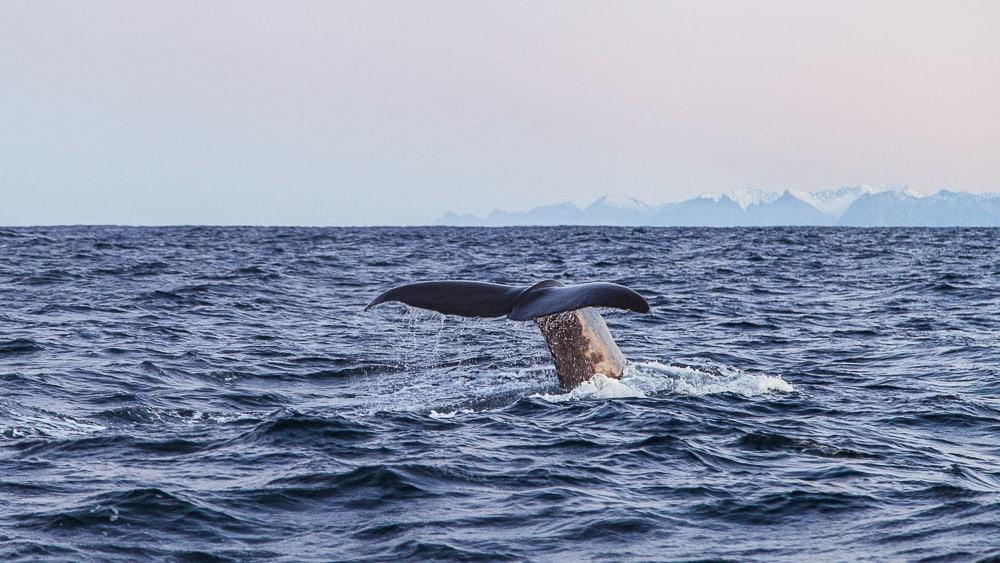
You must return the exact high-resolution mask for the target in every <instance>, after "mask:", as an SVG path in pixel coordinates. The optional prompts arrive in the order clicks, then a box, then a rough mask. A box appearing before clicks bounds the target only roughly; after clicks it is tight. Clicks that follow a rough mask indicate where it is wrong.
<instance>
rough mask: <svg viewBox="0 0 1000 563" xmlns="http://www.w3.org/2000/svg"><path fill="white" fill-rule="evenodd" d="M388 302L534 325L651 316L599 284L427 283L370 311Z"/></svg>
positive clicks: (627, 293) (634, 296)
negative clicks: (596, 313)
mask: <svg viewBox="0 0 1000 563" xmlns="http://www.w3.org/2000/svg"><path fill="white" fill-rule="evenodd" d="M387 301H399V302H400V303H405V304H407V305H409V306H411V307H417V308H419V309H430V310H431V311H437V312H439V313H444V314H445V315H459V316H462V317H504V316H506V317H507V318H509V319H510V320H512V321H530V320H534V319H537V318H539V317H547V316H549V315H555V314H557V313H565V312H567V311H575V310H576V309H582V308H584V307H611V308H615V309H626V310H629V311H635V312H637V313H648V312H649V303H647V302H646V300H645V299H644V298H643V297H642V296H641V295H639V294H638V293H636V292H634V291H632V290H631V289H629V288H627V287H625V286H623V285H618V284H616V283H607V282H594V283H583V284H579V285H570V286H565V285H563V284H561V283H559V282H558V281H556V280H546V281H543V282H540V283H536V284H535V285H532V286H514V285H502V284H498V283H484V282H474V281H426V282H417V283H411V284H407V285H401V286H399V287H394V288H392V289H390V290H388V291H386V292H384V293H382V294H381V295H379V296H378V297H376V298H375V299H373V300H372V302H371V303H369V304H368V306H367V307H365V310H366V311H367V310H369V309H371V308H372V307H375V306H376V305H379V304H381V303H385V302H387Z"/></svg>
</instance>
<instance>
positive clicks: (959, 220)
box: [437, 185, 1000, 227]
mask: <svg viewBox="0 0 1000 563" xmlns="http://www.w3.org/2000/svg"><path fill="white" fill-rule="evenodd" d="M437 224H443V225H470V224H475V225H487V226H500V225H652V226H656V225H662V226H671V225H677V226H717V227H735V226H771V225H854V226H895V225H899V226H904V225H912V226H1000V194H970V193H967V192H959V191H953V190H945V189H942V190H940V191H938V192H937V193H935V194H933V195H923V194H919V193H917V192H914V191H913V190H911V189H909V188H907V187H906V186H871V185H859V186H844V187H839V188H832V189H826V190H819V191H812V192H811V191H804V190H793V189H785V190H781V191H777V190H762V189H758V188H744V189H739V190H733V191H730V192H727V193H724V194H702V195H699V196H697V197H694V198H691V199H687V200H684V201H680V202H676V203H667V204H663V205H658V206H652V205H648V204H646V203H644V202H642V201H640V200H638V199H636V198H633V197H628V196H621V195H612V194H608V195H604V196H602V197H600V198H598V199H597V200H595V201H594V202H593V203H591V204H590V205H589V206H587V207H586V208H584V209H581V208H580V207H578V206H577V205H575V204H573V203H569V202H565V203H556V204H552V205H544V206H540V207H535V208H533V209H530V210H528V211H525V212H523V213H516V212H507V211H501V210H494V211H493V212H492V213H490V214H489V216H487V217H486V219H480V218H478V217H476V216H474V215H468V214H464V215H461V214H454V213H448V214H445V215H444V216H443V217H441V218H440V219H438V221H437Z"/></svg>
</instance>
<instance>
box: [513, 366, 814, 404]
mask: <svg viewBox="0 0 1000 563" xmlns="http://www.w3.org/2000/svg"><path fill="white" fill-rule="evenodd" d="M793 391H795V388H794V387H792V385H791V384H790V383H788V382H787V381H785V380H784V379H782V378H781V377H780V376H773V375H754V374H748V373H743V372H741V371H740V370H737V369H732V368H724V369H722V370H720V373H711V372H707V371H701V370H698V369H695V368H692V367H683V366H671V365H667V364H663V363H660V362H639V363H631V364H628V366H626V368H625V373H624V375H623V376H622V378H621V380H617V379H612V378H610V377H607V376H605V375H601V374H597V375H595V376H594V377H593V378H591V379H590V380H589V381H586V382H584V383H582V384H580V386H578V387H577V388H575V389H573V390H572V391H569V392H568V393H558V394H547V393H537V394H535V395H532V397H536V398H539V399H544V400H546V401H549V402H553V403H560V402H565V401H573V400H580V399H629V398H642V397H647V396H649V395H653V394H657V393H676V394H679V395H714V394H718V393H734V394H738V395H743V396H745V397H753V396H757V395H766V394H769V393H791V392H793Z"/></svg>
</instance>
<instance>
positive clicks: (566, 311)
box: [365, 280, 649, 389]
mask: <svg viewBox="0 0 1000 563" xmlns="http://www.w3.org/2000/svg"><path fill="white" fill-rule="evenodd" d="M388 301H398V302H400V303H404V304H406V305H409V306H411V307H417V308H420V309H430V310H432V311H437V312H439V313H443V314H446V315H458V316H463V317H504V316H506V317H507V318H508V319H511V320H515V321H530V320H533V321H535V324H537V325H538V328H539V329H540V330H541V331H542V335H543V336H544V337H545V342H546V344H547V345H548V347H549V352H550V353H551V354H552V359H553V360H554V362H555V364H556V372H557V373H558V375H559V382H560V384H561V385H562V386H563V387H564V388H567V389H572V388H573V387H576V386H577V385H579V384H580V383H581V382H583V381H586V380H588V379H590V378H591V377H592V376H593V375H595V374H597V373H602V374H604V375H606V376H609V377H613V378H616V379H618V378H620V377H621V376H622V373H623V372H624V370H625V356H624V355H622V353H621V350H619V349H618V345H617V344H616V343H615V341H614V338H612V337H611V332H610V331H608V326H607V324H606V323H605V322H604V319H603V318H602V317H601V315H600V314H599V313H598V312H597V310H596V309H594V307H611V308H616V309H624V310H628V311H635V312H637V313H648V312H649V303H648V302H646V299H645V298H643V297H642V296H641V295H639V294H638V293H636V292H635V291H633V290H631V289H629V288H627V287H625V286H622V285H618V284H614V283H607V282H594V283H584V284H578V285H571V286H565V285H563V284H562V283H560V282H558V281H556V280H546V281H543V282H540V283H537V284H535V285H532V286H512V285H503V284H495V283H484V282H473V281H426V282H417V283H411V284H407V285H402V286H399V287H394V288H392V289H390V290H388V291H385V292H383V293H382V294H380V295H379V296H378V297H376V298H375V299H373V300H372V301H371V303H369V304H368V306H366V307H365V310H366V311H367V310H369V309H371V308H373V307H375V306H377V305H379V304H381V303H385V302H388Z"/></svg>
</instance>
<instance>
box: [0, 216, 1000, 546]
mask: <svg viewBox="0 0 1000 563" xmlns="http://www.w3.org/2000/svg"><path fill="white" fill-rule="evenodd" d="M998 246H1000V231H998V230H980V229H958V230H920V229H913V230H911V229H887V230H846V229H810V228H798V229H732V230H729V229H727V230H709V229H704V230H703V229H651V228H641V229H625V228H599V229H598V228H551V229H547V228H537V229H467V230H465V229H446V228H427V229H283V228H268V229H265V228H183V227H182V228H156V229H149V228H105V227H101V228H77V227H74V228H32V229H3V230H0V303H2V308H0V384H2V389H0V556H2V559H4V560H10V559H24V560H36V559H43V558H51V559H56V560H66V559H71V560H87V559H101V560H104V559H120V560H138V559H146V558H159V559H203V558H209V557H212V558H217V559H219V560H240V561H242V560H258V559H259V560H264V559H273V558H281V559H286V560H334V559H350V560H353V559H361V558H380V559H430V558H439V559H478V558H481V559H489V560H500V559H517V560H520V559H537V560H553V559H556V560H579V559H597V560H630V559H668V558H670V559H672V558H728V559H734V560H752V559H759V560H775V559H785V560H802V559H821V560H845V559H865V558H874V559H905V560H919V559H929V560H935V559H947V560H952V559H957V560H974V559H979V558H985V557H990V556H993V557H996V556H997V555H998V554H1000V353H998V344H1000V251H998ZM435 278H465V279H478V280H489V281H495V282H502V283H515V284H527V283H532V282H535V281H538V280H542V279H546V278H556V279H559V280H561V281H564V282H567V283H573V282H581V281H590V280H608V281H614V282H618V283H622V284H625V285H628V286H630V287H633V288H635V289H637V290H638V291H640V292H641V293H642V294H643V295H645V296H646V297H647V299H648V300H649V301H650V303H651V305H652V307H653V313H652V314H650V315H647V316H642V315H635V314H631V313H618V312H607V313H606V315H605V316H606V318H607V320H608V323H609V325H610V326H611V329H612V331H613V333H614V334H615V335H616V337H617V339H618V342H619V344H620V346H621V348H622V350H623V351H624V352H625V354H626V356H627V357H628V358H629V359H630V361H631V365H630V366H629V369H628V372H627V374H626V376H625V377H624V378H623V380H622V381H621V382H613V381H600V380H598V381H596V382H595V383H594V384H592V385H591V384H588V385H585V386H583V387H581V388H579V389H577V390H576V391H574V392H572V393H564V392H562V391H560V389H559V388H558V387H557V385H556V383H555V381H556V379H555V373H554V370H553V368H552V367H551V364H550V361H549V359H548V354H547V352H546V350H545V347H544V343H543V341H542V339H541V336H540V335H539V334H538V333H537V331H536V329H535V328H534V326H533V325H532V324H530V323H514V322H511V321H506V320H467V319H465V320H463V319H455V318H445V317H442V316H439V315H436V314H432V313H427V312H419V311H415V310H406V309H405V308H403V307H401V306H394V305H392V306H385V307H382V308H379V309H376V310H375V311H373V312H371V313H362V312H361V309H362V307H363V306H364V305H365V303H366V302H367V301H368V300H369V299H371V298H372V297H373V296H374V295H376V294H377V293H378V292H379V291H381V290H383V289H385V288H387V287H390V286H392V285H394V284H399V283H404V282H409V281H415V280H422V279H435Z"/></svg>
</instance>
